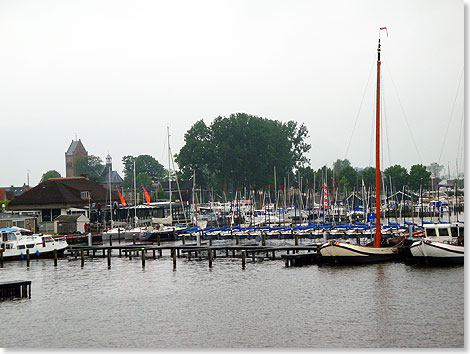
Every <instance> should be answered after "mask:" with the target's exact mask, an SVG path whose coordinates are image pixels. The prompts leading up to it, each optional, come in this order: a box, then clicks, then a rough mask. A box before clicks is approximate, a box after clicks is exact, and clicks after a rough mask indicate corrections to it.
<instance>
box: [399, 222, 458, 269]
mask: <svg viewBox="0 0 470 354" xmlns="http://www.w3.org/2000/svg"><path fill="white" fill-rule="evenodd" d="M424 231H425V236H424V237H423V238H422V239H421V240H416V241H414V242H413V243H412V244H411V246H410V250H409V251H410V252H409V254H411V257H409V258H407V261H409V262H411V263H419V264H436V265H437V264H464V256H465V253H464V227H463V224H462V225H460V224H457V223H455V224H428V225H424Z"/></svg>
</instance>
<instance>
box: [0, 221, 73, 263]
mask: <svg viewBox="0 0 470 354" xmlns="http://www.w3.org/2000/svg"><path fill="white" fill-rule="evenodd" d="M0 235H1V238H0V249H2V250H3V260H19V259H24V258H25V257H26V250H29V254H30V256H31V257H36V258H52V257H53V256H54V250H55V251H56V252H57V256H58V257H60V256H62V255H63V254H64V251H65V249H66V248H67V246H68V244H67V241H66V240H65V237H56V238H53V237H52V236H51V235H42V234H33V233H32V232H31V231H30V230H27V229H22V228H19V227H12V228H3V229H0Z"/></svg>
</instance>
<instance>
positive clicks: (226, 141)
mask: <svg viewBox="0 0 470 354" xmlns="http://www.w3.org/2000/svg"><path fill="white" fill-rule="evenodd" d="M307 136H308V131H307V128H306V127H305V126H304V125H303V124H301V125H298V124H297V123H296V122H294V121H289V122H287V123H282V122H279V121H276V120H270V119H266V118H261V117H256V116H252V115H249V114H245V113H236V114H232V115H230V116H229V117H221V116H219V117H217V118H215V119H214V121H213V122H212V124H211V125H210V126H209V127H208V126H206V124H205V123H204V122H203V121H202V120H200V121H198V122H196V123H195V124H194V125H193V126H192V127H191V129H190V130H189V131H188V132H187V133H186V134H185V145H184V146H183V147H182V149H181V150H180V152H179V153H178V154H177V156H176V161H177V163H178V165H179V167H180V169H181V170H182V172H183V174H184V177H186V178H189V177H190V176H192V175H193V173H196V180H197V181H200V183H206V184H207V185H210V186H213V187H216V188H224V187H226V186H228V185H229V184H233V185H234V186H237V187H238V186H253V187H255V188H263V187H266V186H268V185H271V186H272V185H273V184H274V173H273V168H274V167H276V174H277V180H278V181H279V182H280V181H282V180H283V178H284V177H287V176H288V175H289V174H291V173H293V171H294V170H296V169H298V168H300V167H304V166H305V164H306V163H307V162H308V159H307V158H306V157H305V153H306V152H308V150H309V149H310V145H309V144H307V143H306V142H305V139H306V138H307ZM198 184H199V183H198ZM278 184H280V183H278Z"/></svg>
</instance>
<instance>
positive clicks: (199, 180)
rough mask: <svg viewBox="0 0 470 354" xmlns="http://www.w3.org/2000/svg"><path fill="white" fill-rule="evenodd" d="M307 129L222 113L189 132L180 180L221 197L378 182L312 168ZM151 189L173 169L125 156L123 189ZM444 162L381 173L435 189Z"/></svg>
mask: <svg viewBox="0 0 470 354" xmlns="http://www.w3.org/2000/svg"><path fill="white" fill-rule="evenodd" d="M308 137H309V135H308V130H307V128H306V126H305V125H304V124H298V123H297V122H295V121H288V122H286V123H284V122H280V121H277V120H271V119H267V118H262V117H257V116H254V115H249V114H245V113H236V114H231V115H230V116H228V117H222V116H219V117H217V118H215V119H214V120H213V121H212V123H211V124H210V125H207V124H206V123H205V122H204V120H202V119H201V120H199V121H197V122H196V123H194V124H193V125H192V126H191V128H190V129H189V130H188V131H187V132H186V133H185V135H184V145H183V147H182V148H181V149H180V151H179V152H178V153H177V154H175V155H174V158H175V161H176V163H177V165H178V167H179V171H177V175H178V179H179V180H192V179H193V177H195V178H196V184H197V185H199V186H205V187H207V188H210V189H213V190H214V191H215V192H216V193H217V194H218V195H222V194H223V193H224V192H225V193H226V194H225V195H226V196H227V195H229V194H230V193H228V191H230V192H231V191H233V189H234V188H239V187H245V188H253V189H264V188H268V187H270V188H272V189H274V187H275V186H276V188H282V186H284V185H286V184H288V185H289V186H300V185H303V186H306V185H310V186H313V187H314V188H316V189H319V188H320V187H321V185H322V184H323V183H327V185H328V186H329V187H331V186H334V188H339V190H341V191H347V192H350V191H353V190H360V189H361V188H362V185H363V184H364V185H365V186H373V185H374V186H375V168H374V167H366V168H358V167H353V166H352V165H351V163H350V162H349V160H347V159H344V160H341V159H338V160H336V161H334V162H333V164H332V167H328V166H326V165H325V166H323V167H320V168H318V169H317V170H313V169H312V167H311V166H309V162H310V161H309V159H308V158H307V156H306V155H307V153H308V152H309V150H310V145H309V144H308V143H307V141H306V140H307V138H308ZM134 162H135V176H136V185H137V187H140V185H144V186H146V187H151V186H152V185H155V184H158V183H159V182H161V181H164V180H166V179H167V178H168V170H166V169H165V168H164V167H163V165H162V164H160V163H159V162H158V161H157V160H156V159H155V158H154V157H152V156H151V155H139V156H131V155H126V156H124V157H123V158H122V163H123V165H124V170H123V173H124V182H123V183H122V187H124V188H132V187H133V184H134ZM104 168H105V166H104V164H103V162H102V160H101V158H99V157H97V156H94V155H89V156H85V157H82V158H79V159H77V160H76V162H75V165H74V173H75V175H76V176H79V175H80V174H82V173H86V175H87V177H88V178H90V179H91V180H94V181H96V182H99V183H106V181H103V175H104V174H103V172H104ZM443 169H444V167H443V166H441V165H438V164H436V163H433V164H431V165H430V166H423V165H421V164H415V165H413V166H411V168H410V170H409V171H408V170H407V169H406V168H405V167H402V166H400V165H394V166H390V167H387V168H386V169H385V170H384V171H383V173H382V183H383V184H385V185H387V186H388V187H389V186H390V185H391V186H392V190H395V191H398V190H402V189H403V188H404V187H406V188H407V189H412V190H415V191H416V190H419V189H420V188H423V189H425V190H426V189H429V188H431V177H436V176H439V175H440V172H441V171H442V170H443ZM53 177H60V174H59V173H58V172H57V171H55V170H51V171H47V172H46V173H44V174H43V176H42V179H41V182H42V181H44V180H47V179H48V178H53Z"/></svg>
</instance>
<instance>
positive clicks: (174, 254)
mask: <svg viewBox="0 0 470 354" xmlns="http://www.w3.org/2000/svg"><path fill="white" fill-rule="evenodd" d="M171 253H172V256H173V270H176V251H175V249H174V248H173V249H172V250H171Z"/></svg>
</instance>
